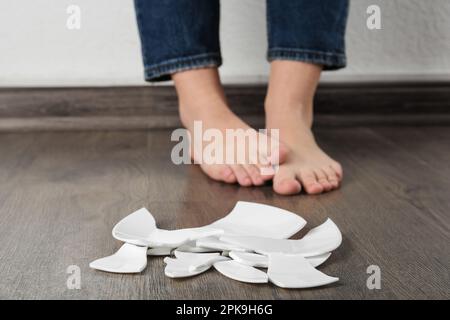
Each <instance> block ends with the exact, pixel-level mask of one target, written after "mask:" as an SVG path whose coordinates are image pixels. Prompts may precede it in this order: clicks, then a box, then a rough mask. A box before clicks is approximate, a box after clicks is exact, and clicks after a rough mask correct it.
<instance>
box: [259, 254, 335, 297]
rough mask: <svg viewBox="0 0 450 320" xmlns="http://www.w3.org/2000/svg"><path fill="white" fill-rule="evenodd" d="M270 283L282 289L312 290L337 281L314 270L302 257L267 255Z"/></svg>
mask: <svg viewBox="0 0 450 320" xmlns="http://www.w3.org/2000/svg"><path fill="white" fill-rule="evenodd" d="M267 274H268V276H269V280H270V282H272V283H273V284H275V285H277V286H279V287H282V288H312V287H319V286H324V285H327V284H330V283H333V282H336V281H338V280H339V278H334V277H330V276H327V275H326V274H325V273H323V272H320V271H319V270H317V269H315V268H314V267H313V266H312V265H311V263H309V262H308V260H306V258H304V257H303V256H302V255H289V254H280V253H273V254H270V255H269V269H268V270H267Z"/></svg>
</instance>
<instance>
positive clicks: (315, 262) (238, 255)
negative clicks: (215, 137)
mask: <svg viewBox="0 0 450 320" xmlns="http://www.w3.org/2000/svg"><path fill="white" fill-rule="evenodd" d="M229 255H230V257H231V258H233V260H235V261H237V262H239V263H241V264H245V265H247V266H251V267H256V268H267V267H268V266H269V257H267V256H265V255H262V254H258V253H251V252H240V251H231V252H230V253H229ZM330 256H331V252H328V253H324V254H321V255H319V256H314V257H307V258H306V260H307V261H308V262H309V263H310V264H311V265H312V266H313V267H318V266H320V265H321V264H322V263H324V262H325V261H327V259H328V258H329V257H330Z"/></svg>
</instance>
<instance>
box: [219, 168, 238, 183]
mask: <svg viewBox="0 0 450 320" xmlns="http://www.w3.org/2000/svg"><path fill="white" fill-rule="evenodd" d="M222 180H223V181H224V182H226V183H236V181H237V180H236V176H235V175H234V172H233V170H231V168H230V167H226V168H225V169H223V170H222Z"/></svg>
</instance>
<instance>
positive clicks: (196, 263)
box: [174, 250, 230, 271]
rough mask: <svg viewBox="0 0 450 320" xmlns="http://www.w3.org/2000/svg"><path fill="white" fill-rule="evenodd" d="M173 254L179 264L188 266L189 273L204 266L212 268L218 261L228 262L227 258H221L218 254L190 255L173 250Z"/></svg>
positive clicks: (189, 253)
mask: <svg viewBox="0 0 450 320" xmlns="http://www.w3.org/2000/svg"><path fill="white" fill-rule="evenodd" d="M174 254H175V257H177V259H178V260H180V262H183V263H185V264H186V265H188V269H189V270H190V271H195V270H198V269H203V268H204V267H206V266H212V265H213V264H214V263H216V262H219V261H225V260H230V259H229V258H227V257H224V256H221V255H220V253H191V252H181V251H178V250H175V252H174Z"/></svg>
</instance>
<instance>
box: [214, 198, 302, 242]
mask: <svg viewBox="0 0 450 320" xmlns="http://www.w3.org/2000/svg"><path fill="white" fill-rule="evenodd" d="M305 224H306V221H305V220H304V219H303V218H301V217H300V216H298V215H296V214H295V213H292V212H290V211H287V210H284V209H281V208H277V207H273V206H269V205H265V204H260V203H253V202H246V201H238V202H237V203H236V206H235V207H234V208H233V210H232V211H231V212H230V213H229V214H228V215H227V216H226V217H224V218H222V219H220V220H217V221H216V222H214V223H212V224H210V225H209V226H210V227H212V228H217V229H222V230H224V232H225V234H229V235H246V236H259V237H266V238H273V239H287V238H289V237H291V236H293V235H294V234H296V233H297V232H298V231H300V230H301V229H302V228H303V227H304V226H305Z"/></svg>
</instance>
